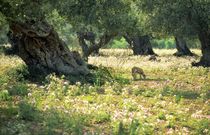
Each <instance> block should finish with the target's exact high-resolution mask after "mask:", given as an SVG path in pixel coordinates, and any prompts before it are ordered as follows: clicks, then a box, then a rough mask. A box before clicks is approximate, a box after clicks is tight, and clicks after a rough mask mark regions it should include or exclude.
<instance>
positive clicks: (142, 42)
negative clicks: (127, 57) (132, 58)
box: [124, 35, 156, 55]
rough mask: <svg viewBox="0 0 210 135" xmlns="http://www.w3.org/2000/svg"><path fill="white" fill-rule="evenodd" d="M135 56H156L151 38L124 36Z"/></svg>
mask: <svg viewBox="0 0 210 135" xmlns="http://www.w3.org/2000/svg"><path fill="white" fill-rule="evenodd" d="M124 38H125V39H126V41H127V42H128V44H129V45H130V48H131V49H132V50H133V54H134V55H156V54H155V53H154V51H153V49H152V45H151V43H150V37H149V36H148V35H145V36H129V35H126V36H124Z"/></svg>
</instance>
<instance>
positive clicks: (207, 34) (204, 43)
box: [192, 29, 210, 67]
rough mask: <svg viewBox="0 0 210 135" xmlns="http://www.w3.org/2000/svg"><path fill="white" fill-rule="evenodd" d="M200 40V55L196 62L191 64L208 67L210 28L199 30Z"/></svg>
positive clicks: (209, 64) (209, 58) (209, 59)
mask: <svg viewBox="0 0 210 135" xmlns="http://www.w3.org/2000/svg"><path fill="white" fill-rule="evenodd" d="M198 36H199V40H200V42H201V51H202V56H201V59H200V61H199V62H198V63H192V65H193V66H203V67H210V29H207V30H202V31H200V32H199V35H198Z"/></svg>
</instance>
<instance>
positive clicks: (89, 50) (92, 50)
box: [77, 32, 116, 61]
mask: <svg viewBox="0 0 210 135" xmlns="http://www.w3.org/2000/svg"><path fill="white" fill-rule="evenodd" d="M77 35H78V39H79V45H80V46H81V48H82V53H83V59H85V60H86V61H87V60H88V57H89V56H90V55H91V54H99V49H100V48H101V47H103V46H105V45H106V44H108V43H109V42H110V41H111V40H112V39H113V38H114V37H115V36H116V34H114V33H112V34H107V33H105V34H104V35H102V36H101V37H100V39H99V42H98V43H96V41H95V40H96V39H95V36H93V34H90V32H84V33H83V32H78V33H77ZM86 41H89V42H90V45H88V44H87V43H86Z"/></svg>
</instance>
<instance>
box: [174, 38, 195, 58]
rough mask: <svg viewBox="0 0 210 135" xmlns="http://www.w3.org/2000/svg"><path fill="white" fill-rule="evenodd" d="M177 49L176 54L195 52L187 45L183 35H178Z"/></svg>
mask: <svg viewBox="0 0 210 135" xmlns="http://www.w3.org/2000/svg"><path fill="white" fill-rule="evenodd" d="M175 41H176V49H177V52H176V53H175V54H174V55H175V56H178V57H180V56H193V53H192V52H191V51H190V49H189V48H188V47H187V43H186V41H185V40H184V39H183V37H180V36H176V37H175Z"/></svg>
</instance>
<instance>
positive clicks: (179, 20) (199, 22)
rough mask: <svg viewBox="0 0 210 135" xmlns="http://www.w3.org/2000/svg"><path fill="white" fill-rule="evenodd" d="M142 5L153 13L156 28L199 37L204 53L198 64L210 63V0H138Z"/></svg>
mask: <svg viewBox="0 0 210 135" xmlns="http://www.w3.org/2000/svg"><path fill="white" fill-rule="evenodd" d="M138 2H139V8H141V9H142V10H143V11H144V12H145V13H147V14H148V16H150V21H149V23H150V25H151V27H152V28H153V30H154V31H156V32H158V31H159V32H163V33H166V34H168V35H175V36H179V37H183V36H186V37H194V38H196V37H198V38H199V40H200V43H201V50H202V57H201V59H200V61H199V62H198V63H193V65H195V66H207V67H209V66H210V28H209V27H210V8H209V7H210V1H209V0H185V1H183V0H170V1H168V0H138Z"/></svg>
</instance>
